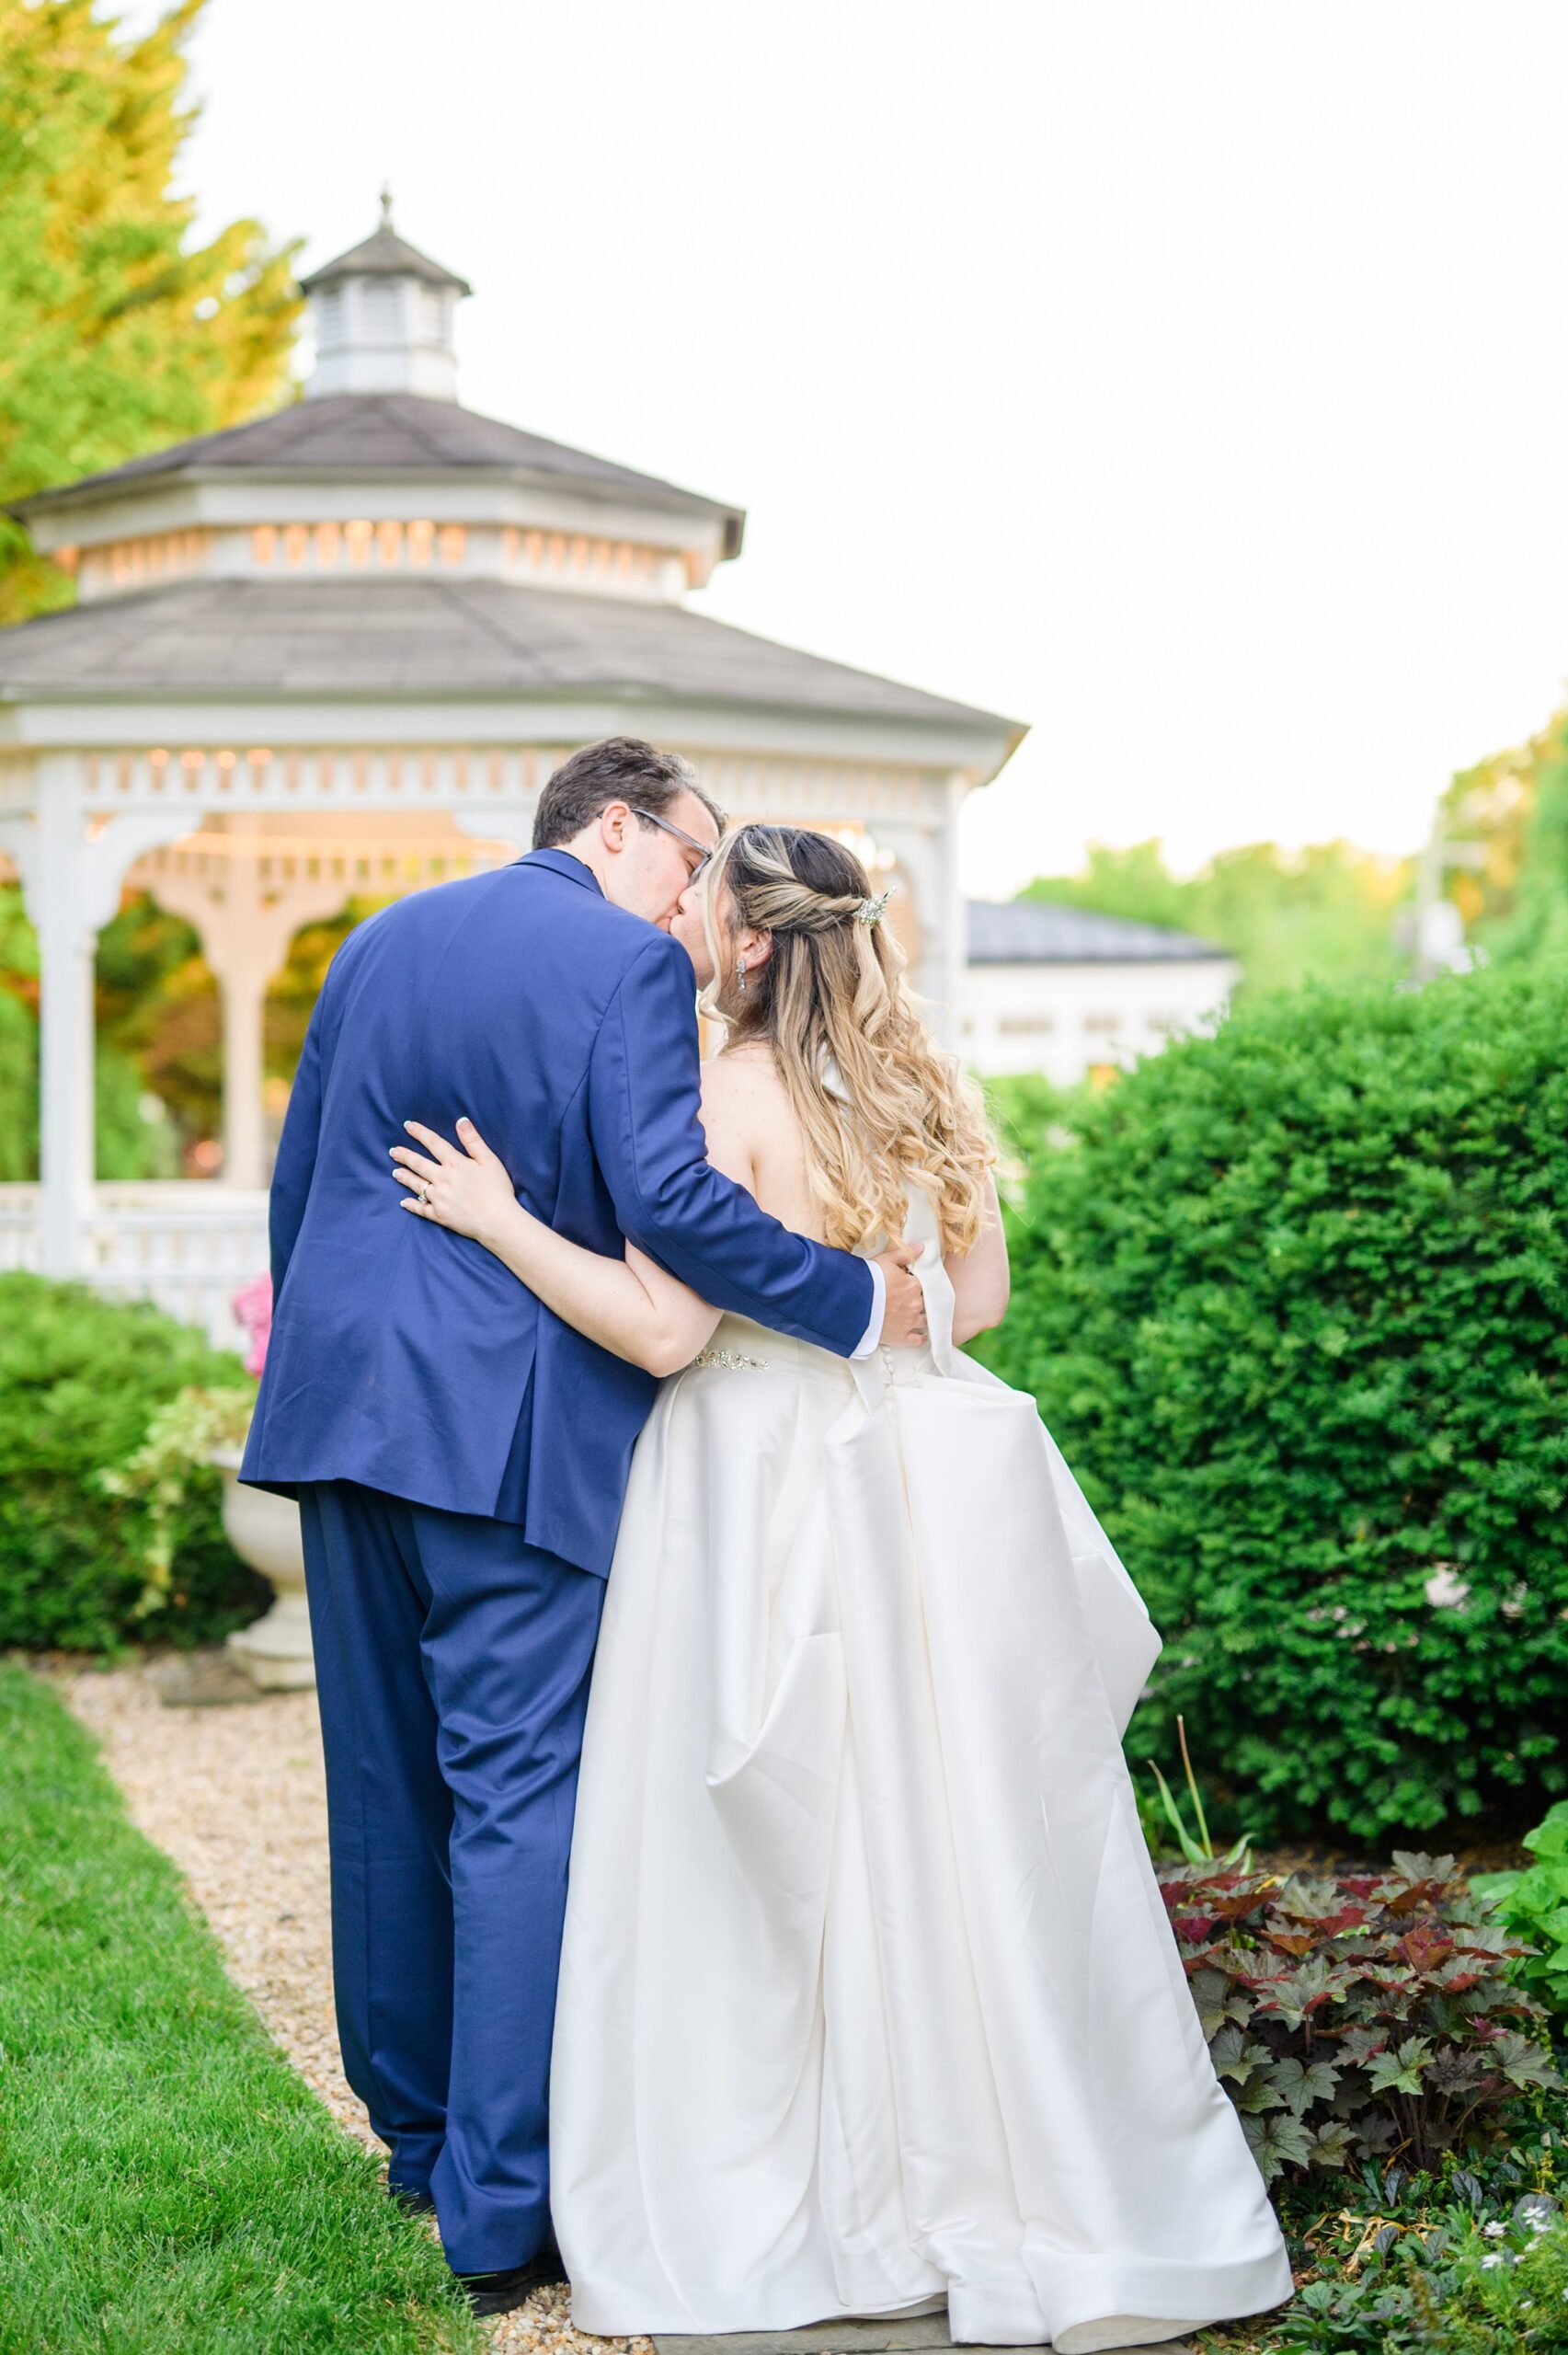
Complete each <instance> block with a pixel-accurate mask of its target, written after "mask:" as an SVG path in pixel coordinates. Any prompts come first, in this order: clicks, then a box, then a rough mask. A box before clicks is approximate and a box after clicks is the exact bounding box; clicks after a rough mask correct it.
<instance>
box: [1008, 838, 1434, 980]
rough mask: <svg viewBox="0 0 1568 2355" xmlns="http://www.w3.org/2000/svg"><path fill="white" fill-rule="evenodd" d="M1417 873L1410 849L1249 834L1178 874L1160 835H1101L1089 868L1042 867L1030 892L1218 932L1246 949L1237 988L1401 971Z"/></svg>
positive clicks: (1237, 952)
mask: <svg viewBox="0 0 1568 2355" xmlns="http://www.w3.org/2000/svg"><path fill="white" fill-rule="evenodd" d="M1411 879H1412V862H1411V861H1410V860H1409V859H1394V858H1379V857H1377V856H1375V855H1374V854H1373V853H1371V852H1369V851H1364V850H1358V849H1357V848H1356V845H1355V844H1353V843H1345V842H1333V843H1317V844H1311V845H1310V847H1309V848H1307V849H1305V850H1301V851H1287V850H1282V849H1281V848H1280V847H1279V845H1278V844H1276V843H1244V844H1241V845H1240V846H1239V847H1238V848H1236V849H1235V850H1224V851H1219V853H1217V854H1216V856H1214V857H1213V858H1211V859H1210V860H1209V861H1208V863H1207V866H1206V867H1202V868H1201V869H1200V870H1199V872H1198V873H1197V874H1196V875H1195V876H1192V877H1187V878H1184V877H1180V876H1176V875H1173V874H1172V872H1171V870H1170V868H1169V867H1167V866H1166V864H1165V857H1164V852H1163V848H1162V844H1160V843H1158V842H1146V843H1134V844H1132V845H1131V847H1130V848H1127V849H1125V850H1115V849H1111V848H1109V847H1108V846H1107V845H1106V844H1104V843H1093V844H1091V845H1090V848H1089V855H1088V859H1087V862H1086V864H1085V866H1084V867H1083V869H1082V872H1081V873H1080V874H1077V875H1046V876H1041V877H1040V878H1039V879H1037V880H1036V882H1034V883H1031V884H1030V886H1029V888H1028V890H1026V891H1025V892H1024V895H1023V896H1024V898H1025V899H1027V900H1047V901H1053V902H1056V903H1057V904H1058V905H1059V906H1065V907H1074V908H1090V909H1093V910H1094V911H1095V912H1096V913H1098V914H1101V915H1111V916H1129V917H1132V918H1135V919H1136V920H1137V921H1138V922H1139V923H1140V924H1162V925H1173V926H1174V927H1175V928H1176V929H1177V930H1178V931H1182V932H1192V933H1196V934H1198V935H1199V936H1201V937H1203V938H1205V939H1207V940H1215V941H1218V942H1219V945H1220V947H1221V948H1227V949H1229V950H1230V954H1231V955H1232V956H1233V957H1236V958H1238V959H1240V960H1241V965H1242V984H1241V990H1240V992H1239V994H1240V995H1241V996H1242V997H1253V996H1255V995H1257V994H1258V993H1259V992H1261V991H1264V990H1271V989H1284V988H1289V987H1292V986H1293V985H1294V984H1296V983H1297V982H1303V981H1309V980H1317V981H1333V982H1375V981H1391V980H1394V979H1397V978H1398V977H1399V976H1400V975H1401V974H1402V972H1403V971H1404V969H1405V966H1406V964H1407V962H1408V959H1407V957H1406V954H1405V952H1404V950H1403V948H1402V947H1401V945H1400V942H1399V939H1398V937H1397V931H1396V918H1397V916H1398V914H1399V912H1400V910H1401V907H1402V903H1403V902H1404V901H1405V900H1406V899H1407V898H1408V896H1409V892H1410V887H1411Z"/></svg>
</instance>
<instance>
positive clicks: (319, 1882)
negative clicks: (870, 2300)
mask: <svg viewBox="0 0 1568 2355" xmlns="http://www.w3.org/2000/svg"><path fill="white" fill-rule="evenodd" d="M159 1672H160V1671H159V1670H158V1669H156V1668H152V1667H147V1666H143V1665H141V1664H138V1665H137V1666H135V1667H132V1668H120V1669H110V1670H88V1671H74V1672H73V1673H70V1674H67V1675H65V1676H63V1677H62V1678H61V1679H60V1684H61V1689H62V1691H63V1694H64V1696H65V1698H66V1700H67V1701H68V1702H69V1703H70V1705H71V1706H72V1707H73V1708H74V1710H75V1712H76V1715H77V1716H78V1717H80V1718H81V1719H82V1721H83V1723H84V1724H85V1725H86V1726H87V1727H88V1728H89V1729H90V1730H91V1731H92V1732H93V1733H94V1734H96V1735H97V1739H98V1740H99V1741H100V1742H101V1743H102V1745H103V1751H104V1755H105V1758H106V1759H107V1761H108V1763H109V1768H110V1770H111V1772H112V1773H113V1775H114V1776H115V1778H116V1780H117V1781H118V1782H119V1784H120V1788H121V1789H122V1790H123V1792H124V1793H125V1797H126V1801H127V1804H128V1805H129V1807H130V1809H131V1813H132V1818H133V1819H134V1821H135V1822H136V1824H137V1825H138V1827H139V1828H140V1829H141V1830H142V1831H143V1832H145V1833H146V1835H147V1837H148V1839H149V1840H153V1841H155V1842H156V1843H157V1845H158V1846H159V1847H160V1848H163V1849H165V1850H166V1852H167V1853H168V1855H171V1856H172V1857H173V1858H174V1860H175V1862H176V1864H177V1865H178V1867H179V1868H180V1870H181V1871H182V1872H183V1873H184V1875H185V1877H186V1879H187V1881H188V1882H189V1887H190V1891H191V1895H192V1896H193V1897H194V1898H195V1900H196V1902H197V1904H198V1905H199V1906H200V1908H201V1911H202V1912H203V1913H205V1914H206V1916H207V1919H208V1920H209V1922H211V1924H212V1927H213V1929H214V1930H215V1931H216V1932H217V1935H218V1936H219V1938H220V1940H221V1941H222V1943H223V1949H224V1952H225V1954H226V1955H227V1958H228V1964H229V1970H230V1971H231V1973H232V1974H233V1976H234V1978H235V1980H236V1981H237V1982H238V1984H239V1985H240V1986H241V1987H242V1988H244V1990H245V1992H246V1994H247V1995H248V1996H249V1997H250V1998H251V2001H252V2002H253V2003H254V2004H255V2005H256V2007H257V2009H258V2011H259V2012H260V2014H261V2016H262V2017H263V2018H264V2019H265V2020H266V2022H267V2025H268V2027H269V2028H270V2029H271V2031H272V2033H273V2035H274V2036H275V2037H276V2038H277V2039H278V2041H279V2043H280V2045H281V2046H282V2048H283V2050H284V2051H285V2052H286V2053H287V2054H288V2056H289V2058H290V2060H291V2061H292V2062H293V2064H294V2066H295V2068H296V2069H298V2071H299V2072H300V2074H301V2075H302V2076H303V2078H304V2080H305V2082H306V2084H307V2085H311V2086H312V2087H313V2088H314V2089H315V2092H316V2093H318V2094H319V2095H320V2097H321V2098H322V2100H323V2101H325V2102H326V2106H327V2108H328V2109H330V2110H331V2112H332V2114H333V2116H334V2117H335V2118H336V2119H338V2121H339V2123H340V2124H341V2125H342V2126H344V2127H345V2128H346V2129H347V2130H348V2131H349V2133H350V2134H354V2135H357V2136H358V2137H359V2139H360V2141H361V2142H365V2143H368V2144H369V2145H370V2147H371V2148H372V2150H374V2151H377V2152H379V2151H380V2150H381V2148H382V2145H381V2144H380V2143H379V2142H377V2141H376V2139H375V2137H374V2135H372V2132H371V2130H370V2123H369V2120H368V2119H366V2116H365V2112H364V2108H363V2106H362V2104H361V2102H360V2101H359V2100H358V2098H357V2097H355V2095H353V2094H352V2093H350V2091H349V2086H348V2085H347V2084H346V2082H345V2080H344V2077H343V2072H342V2067H341V2064H340V2062H339V2060H338V2032H337V2029H336V2027H335V2026H334V2022H333V2014H332V1959H331V1944H330V1937H329V1926H328V1919H327V1892H326V1790H325V1788H324V1785H323V1778H322V1765H321V1731H320V1726H319V1722H318V1720H317V1717H316V1706H315V1694H314V1693H274V1694H268V1695H267V1696H266V1697H265V1698H264V1699H260V1700H258V1701H256V1702H253V1703H241V1704H235V1705H234V1706H228V1707H218V1708H177V1709H170V1708H166V1707H165V1706H163V1704H162V1702H161V1701H160V1699H159V1696H158V1689H157V1684H156V1683H155V1679H156V1677H157V1675H158V1674H159ZM490 2343H491V2346H492V2347H493V2349H495V2350H496V2355H524V2350H534V2349H548V2350H549V2355H611V2350H614V2349H620V2350H623V2355H652V2342H651V2341H650V2340H648V2339H646V2338H589V2337H588V2336H587V2334H586V2333H585V2332H582V2331H578V2330H574V2329H573V2328H572V2326H571V2319H570V2315H569V2313H568V2310H567V2292H566V2291H565V2290H564V2289H560V2290H554V2291H538V2292H535V2293H534V2295H533V2296H532V2298H531V2299H530V2300H529V2302H528V2303H527V2305H525V2306H521V2307H520V2308H519V2309H518V2311H517V2312H516V2313H515V2314H511V2315H503V2316H502V2317H501V2318H500V2320H499V2321H498V2322H496V2323H495V2324H493V2325H491V2326H490Z"/></svg>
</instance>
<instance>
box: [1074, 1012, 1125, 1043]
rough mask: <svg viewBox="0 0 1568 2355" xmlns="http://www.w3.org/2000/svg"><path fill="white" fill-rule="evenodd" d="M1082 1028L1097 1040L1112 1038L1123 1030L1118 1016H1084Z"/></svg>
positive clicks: (1120, 1018)
mask: <svg viewBox="0 0 1568 2355" xmlns="http://www.w3.org/2000/svg"><path fill="white" fill-rule="evenodd" d="M1083 1028H1085V1030H1087V1031H1088V1032H1090V1034H1091V1035H1092V1036H1093V1037H1094V1038H1097V1039H1108V1038H1113V1037H1114V1036H1115V1035H1116V1032H1117V1031H1118V1030H1120V1029H1121V1028H1123V1021H1122V1017H1121V1016H1120V1015H1119V1014H1086V1015H1085V1016H1084V1017H1083Z"/></svg>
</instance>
